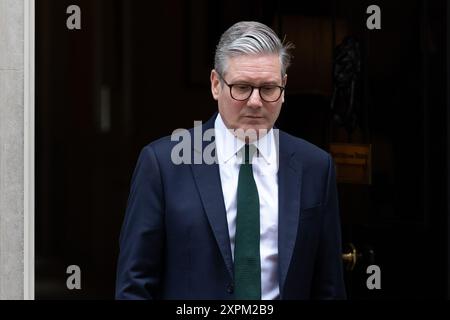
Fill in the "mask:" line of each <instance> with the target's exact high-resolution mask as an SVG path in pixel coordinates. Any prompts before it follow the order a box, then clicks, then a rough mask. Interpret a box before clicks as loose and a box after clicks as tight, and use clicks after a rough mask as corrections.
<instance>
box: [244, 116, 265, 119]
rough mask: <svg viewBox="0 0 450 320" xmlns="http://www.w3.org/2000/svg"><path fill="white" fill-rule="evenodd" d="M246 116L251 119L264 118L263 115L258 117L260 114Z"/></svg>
mask: <svg viewBox="0 0 450 320" xmlns="http://www.w3.org/2000/svg"><path fill="white" fill-rule="evenodd" d="M244 118H250V119H263V117H258V116H244Z"/></svg>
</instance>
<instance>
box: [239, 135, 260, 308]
mask: <svg viewBox="0 0 450 320" xmlns="http://www.w3.org/2000/svg"><path fill="white" fill-rule="evenodd" d="M242 149H244V150H243V151H244V156H243V159H244V163H242V164H241V167H240V169H239V180H238V188H237V216H236V235H235V242H234V278H235V279H234V281H235V298H236V299H245V300H248V299H250V300H259V299H261V262H260V254H259V238H260V231H259V197H258V189H257V187H256V183H255V179H254V178H253V169H252V164H251V161H250V159H251V158H252V157H253V154H254V153H255V151H256V147H255V146H253V145H251V146H250V147H249V145H248V144H246V145H245V147H244V148H242ZM242 149H241V150H242Z"/></svg>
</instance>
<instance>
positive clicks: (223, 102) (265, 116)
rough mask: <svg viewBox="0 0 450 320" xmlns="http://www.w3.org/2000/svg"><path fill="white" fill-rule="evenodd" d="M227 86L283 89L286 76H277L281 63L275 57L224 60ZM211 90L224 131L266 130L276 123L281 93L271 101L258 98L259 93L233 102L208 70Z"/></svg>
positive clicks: (224, 75) (217, 79)
mask: <svg viewBox="0 0 450 320" xmlns="http://www.w3.org/2000/svg"><path fill="white" fill-rule="evenodd" d="M222 76H223V78H224V79H225V81H226V82H227V83H229V84H250V85H253V86H262V85H277V86H285V85H286V81H287V76H284V78H282V77H281V63H280V58H279V56H278V55H276V54H274V55H272V54H269V55H268V54H261V55H240V56H236V57H232V58H229V59H228V63H227V69H226V71H225V72H224V74H223V75H222ZM211 91H212V95H213V97H214V99H215V100H217V103H218V106H219V113H220V115H221V117H222V119H223V122H224V123H225V125H226V126H227V128H228V129H242V130H244V131H247V130H249V129H252V130H256V132H258V131H259V130H262V129H265V130H269V129H271V128H272V127H273V125H274V123H275V121H276V120H277V118H278V116H279V114H280V110H281V105H282V104H283V102H284V91H283V93H282V95H281V97H280V99H278V100H277V101H275V102H266V101H264V100H262V99H261V97H260V95H259V90H258V89H256V88H255V89H254V90H253V92H252V95H251V96H250V97H249V98H248V99H247V100H244V101H237V100H234V99H233V98H232V97H231V95H230V88H229V87H228V86H227V85H225V84H223V83H221V82H220V76H219V74H218V73H217V72H216V71H215V70H212V71H211Z"/></svg>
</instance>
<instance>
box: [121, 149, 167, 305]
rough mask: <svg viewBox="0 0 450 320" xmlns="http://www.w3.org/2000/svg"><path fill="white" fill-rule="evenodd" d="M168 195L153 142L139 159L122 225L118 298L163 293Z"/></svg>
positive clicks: (139, 297)
mask: <svg viewBox="0 0 450 320" xmlns="http://www.w3.org/2000/svg"><path fill="white" fill-rule="evenodd" d="M163 213H164V194H163V187H162V179H161V172H160V167H159V164H158V160H157V158H156V155H155V152H154V150H153V148H152V147H151V145H149V146H147V147H145V148H144V149H143V150H142V151H141V153H140V155H139V159H138V161H137V165H136V168H135V170H134V173H133V178H132V182H131V189H130V194H129V197H128V203H127V209H126V214H125V219H124V222H123V225H122V229H121V234H120V239H119V244H120V253H119V258H118V263H117V275H116V299H155V298H158V297H159V296H160V294H161V290H160V284H161V275H162V270H163V248H164V238H165V236H164V229H165V228H164V214H163Z"/></svg>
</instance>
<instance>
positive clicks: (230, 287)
mask: <svg viewBox="0 0 450 320" xmlns="http://www.w3.org/2000/svg"><path fill="white" fill-rule="evenodd" d="M227 292H228V293H233V292H234V285H233V284H232V283H230V284H229V285H228V286H227Z"/></svg>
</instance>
